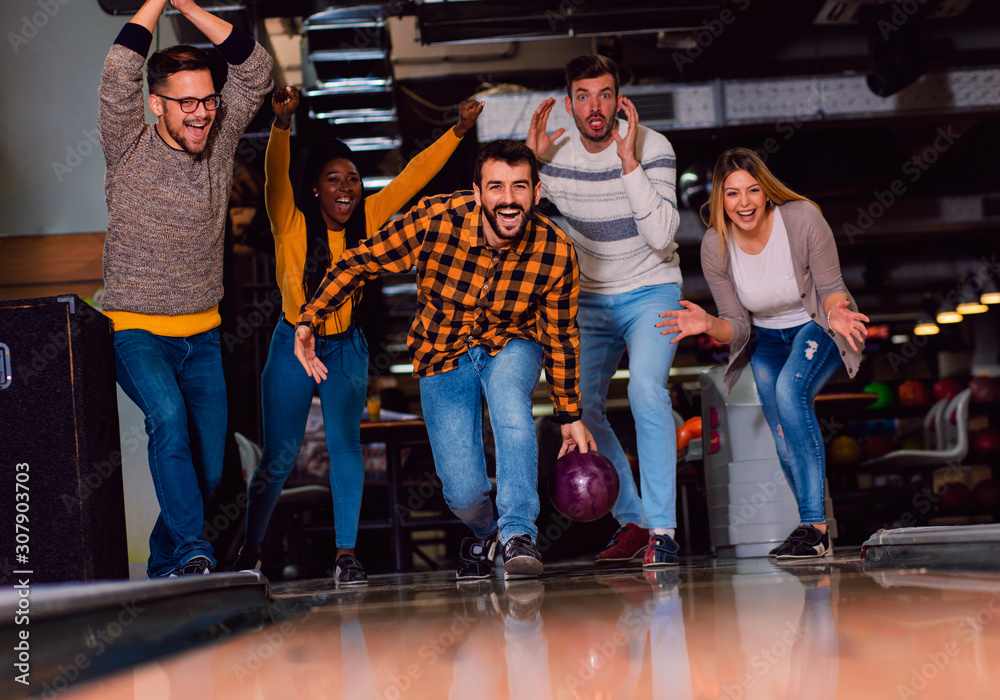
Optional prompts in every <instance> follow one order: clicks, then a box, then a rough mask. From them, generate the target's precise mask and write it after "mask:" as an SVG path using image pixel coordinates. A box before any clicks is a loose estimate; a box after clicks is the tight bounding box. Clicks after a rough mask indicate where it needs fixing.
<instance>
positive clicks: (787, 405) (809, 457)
mask: <svg viewBox="0 0 1000 700" xmlns="http://www.w3.org/2000/svg"><path fill="white" fill-rule="evenodd" d="M842 364H843V362H842V361H841V359H840V352H839V351H838V350H837V344H836V343H834V342H833V340H832V339H831V338H830V336H829V335H827V333H826V331H824V330H823V328H822V327H820V325H819V324H817V323H814V322H812V321H809V322H808V323H803V324H802V325H801V326H795V327H793V328H782V329H772V328H760V327H758V326H754V335H753V337H752V338H751V340H750V367H751V368H752V369H753V378H754V381H755V382H756V383H757V394H758V396H760V403H761V408H762V409H763V410H764V418H765V419H766V420H767V425H768V427H770V428H771V434H772V435H773V436H774V445H775V447H776V448H777V451H778V461H779V462H780V463H781V469H782V471H784V473H785V479H786V480H787V481H788V485H789V486H791V488H792V493H793V494H795V500H796V502H797V503H798V505H799V518H800V519H801V522H802V524H803V525H810V524H815V523H824V522H826V509H825V502H824V498H825V491H824V489H825V485H826V452H825V450H824V447H823V433H822V430H821V429H820V425H819V420H817V418H816V411H815V410H814V409H813V405H812V402H813V399H814V398H816V394H817V393H819V390H820V389H822V388H823V385H824V384H826V383H827V382H828V381H830V378H831V377H832V376H833V375H834V374H836V372H837V370H838V369H839V368H840V366H841V365H842Z"/></svg>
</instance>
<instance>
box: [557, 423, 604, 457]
mask: <svg viewBox="0 0 1000 700" xmlns="http://www.w3.org/2000/svg"><path fill="white" fill-rule="evenodd" d="M559 430H560V431H562V438H563V444H562V449H560V450H559V457H562V456H563V455H564V454H566V453H567V452H572V451H573V450H580V452H581V453H585V452H589V451H590V450H596V449H597V443H596V442H594V436H593V435H591V434H590V431H589V430H587V427H586V426H585V425H584V424H583V421H581V420H577V421H573V422H572V423H563V424H562V425H560V426H559Z"/></svg>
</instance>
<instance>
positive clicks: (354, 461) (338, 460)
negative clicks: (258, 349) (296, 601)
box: [246, 316, 368, 549]
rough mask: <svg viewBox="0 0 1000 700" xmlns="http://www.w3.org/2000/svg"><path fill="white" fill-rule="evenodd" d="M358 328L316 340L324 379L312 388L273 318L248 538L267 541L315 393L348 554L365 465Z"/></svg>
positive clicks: (291, 339) (286, 331)
mask: <svg viewBox="0 0 1000 700" xmlns="http://www.w3.org/2000/svg"><path fill="white" fill-rule="evenodd" d="M361 338H362V335H361V331H360V330H358V329H357V328H351V329H349V330H347V331H345V332H344V333H341V334H339V335H337V336H325V337H323V336H320V337H317V338H316V355H317V357H319V359H320V360H322V361H323V363H324V364H325V365H326V368H327V370H328V374H327V378H326V379H325V380H323V381H322V382H320V383H319V384H316V382H315V380H313V379H312V378H311V377H310V376H309V375H308V374H306V371H305V369H303V368H302V365H301V364H300V363H299V361H298V359H297V358H296V357H295V353H294V343H295V329H294V328H292V327H291V326H290V325H289V324H288V323H287V322H286V321H285V320H284V316H282V318H281V319H280V320H279V321H278V325H277V326H276V327H275V329H274V334H273V335H272V336H271V349H270V352H268V355H267V363H266V364H265V365H264V373H263V375H262V376H261V380H260V385H261V397H262V404H263V417H264V444H263V452H262V454H261V457H260V464H259V465H257V469H256V470H255V471H254V473H253V478H252V479H251V480H250V487H249V490H248V495H249V500H248V503H247V526H246V538H247V540H249V541H250V542H260V541H261V540H263V539H264V533H265V532H266V530H267V524H268V521H269V520H270V519H271V513H272V512H273V511H274V506H275V505H276V504H277V502H278V497H279V496H280V495H281V489H282V487H283V486H284V485H285V481H286V480H287V479H288V475H289V474H290V473H291V471H292V469H293V468H294V466H295V459H296V457H298V454H299V450H300V449H301V448H302V437H303V435H304V434H305V430H306V419H307V418H308V417H309V406H310V405H311V404H312V398H313V392H314V391H318V392H319V399H320V402H321V405H322V407H323V430H324V432H325V433H326V446H327V451H328V453H329V455H330V490H331V491H332V492H333V521H334V528H335V529H336V544H337V547H339V548H341V549H353V548H354V545H355V544H356V542H357V538H358V519H359V518H360V517H361V493H362V490H363V488H364V480H365V465H364V460H363V459H362V457H361V412H362V411H363V410H364V406H365V396H366V394H367V391H368V352H367V350H364V349H363V346H362V342H361Z"/></svg>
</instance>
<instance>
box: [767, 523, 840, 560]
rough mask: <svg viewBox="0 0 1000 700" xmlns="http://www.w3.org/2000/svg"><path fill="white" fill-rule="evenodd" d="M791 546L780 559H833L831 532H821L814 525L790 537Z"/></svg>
mask: <svg viewBox="0 0 1000 700" xmlns="http://www.w3.org/2000/svg"><path fill="white" fill-rule="evenodd" d="M788 539H789V540H790V544H789V547H788V549H786V550H785V551H784V552H782V553H781V554H778V555H777V558H778V559H810V558H812V557H832V556H833V550H832V549H831V548H830V532H829V531H827V532H820V531H819V530H817V529H816V528H814V527H813V526H812V525H803V526H802V527H800V528H798V529H796V530H795V532H793V533H792V534H791V535H789V536H788Z"/></svg>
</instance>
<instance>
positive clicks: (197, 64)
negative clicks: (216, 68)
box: [146, 44, 211, 95]
mask: <svg viewBox="0 0 1000 700" xmlns="http://www.w3.org/2000/svg"><path fill="white" fill-rule="evenodd" d="M209 61H210V59H209V56H208V54H207V53H206V52H205V51H203V50H202V49H199V48H198V47H197V46H189V45H187V44H178V45H177V46H169V47H167V48H165V49H160V50H159V51H157V52H156V53H154V54H153V55H152V56H150V57H149V61H147V62H146V82H147V84H148V85H149V93H150V94H151V95H152V94H154V93H155V92H156V91H157V90H159V89H160V86H161V85H163V83H164V82H165V81H166V80H167V78H169V77H170V76H171V75H173V74H174V73H180V72H181V71H184V70H211V69H210V68H209V65H210V63H209Z"/></svg>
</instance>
